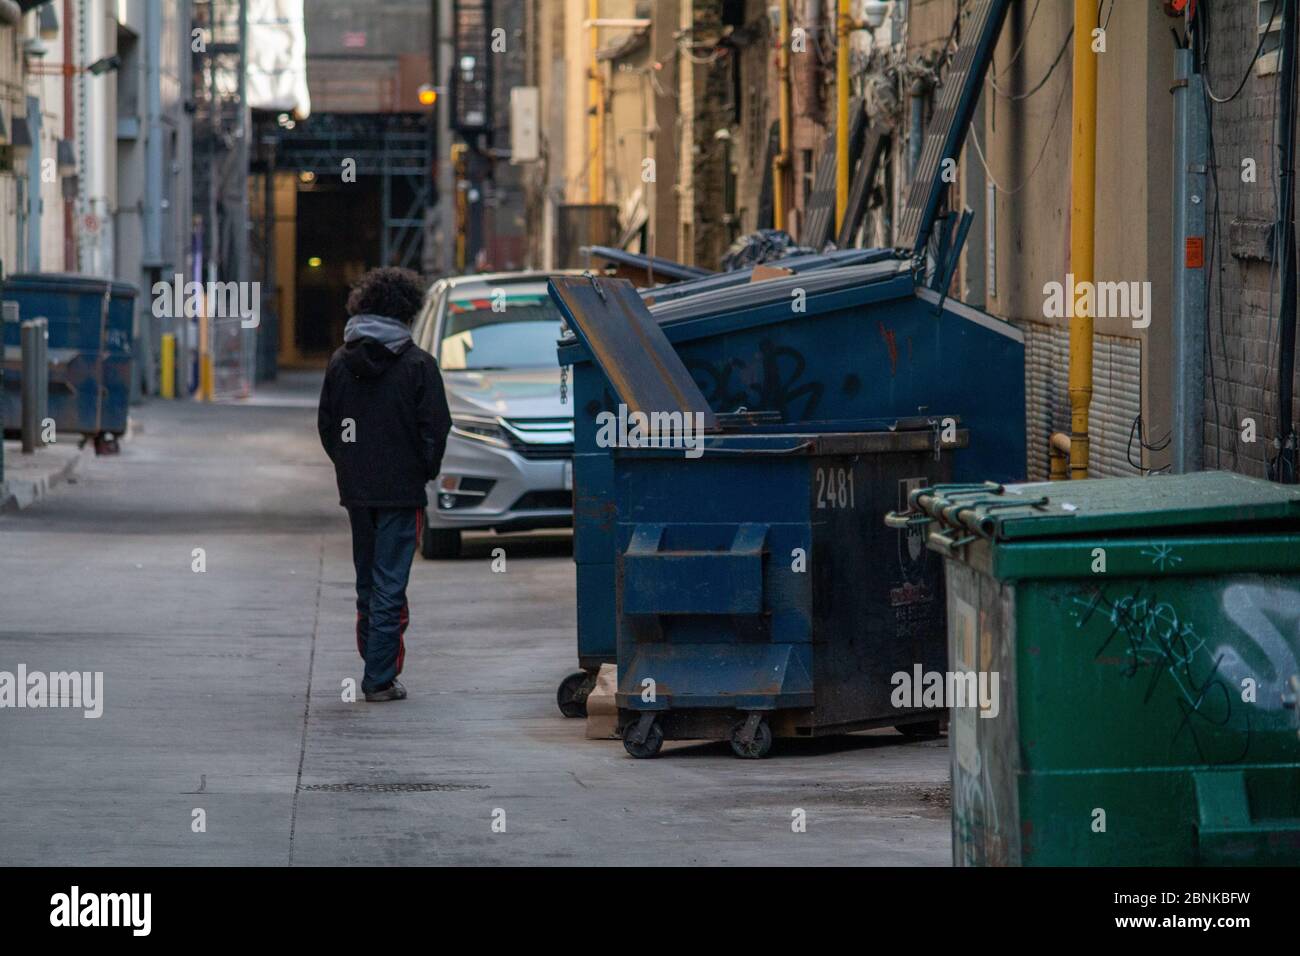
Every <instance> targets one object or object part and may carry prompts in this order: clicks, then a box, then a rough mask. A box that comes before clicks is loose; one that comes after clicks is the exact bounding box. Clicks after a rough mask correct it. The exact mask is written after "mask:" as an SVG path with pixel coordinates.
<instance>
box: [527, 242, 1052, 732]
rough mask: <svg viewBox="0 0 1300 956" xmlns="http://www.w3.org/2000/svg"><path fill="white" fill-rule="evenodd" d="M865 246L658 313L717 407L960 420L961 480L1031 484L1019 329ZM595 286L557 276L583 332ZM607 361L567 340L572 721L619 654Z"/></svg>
mask: <svg viewBox="0 0 1300 956" xmlns="http://www.w3.org/2000/svg"><path fill="white" fill-rule="evenodd" d="M852 252H854V253H856V254H858V255H860V256H864V257H865V258H867V259H868V260H870V261H868V262H866V263H862V264H856V265H848V266H842V267H838V268H836V267H830V268H821V269H818V270H816V271H813V272H810V273H805V274H796V275H791V276H784V277H779V278H772V279H768V280H765V281H762V282H750V283H747V284H743V285H736V286H725V287H722V288H712V287H711V286H712V285H713V284H714V283H716V282H717V281H718V280H721V279H723V278H724V276H721V275H719V276H711V277H709V278H707V279H701V280H697V281H696V282H684V283H681V284H679V285H678V286H669V287H667V288H666V290H665V291H668V290H674V291H675V290H677V289H680V288H682V287H684V286H689V285H698V286H704V287H705V289H704V291H697V293H696V294H694V295H691V296H689V297H684V298H680V299H673V300H670V301H666V302H656V303H655V304H654V305H652V306H651V307H650V310H649V311H650V314H651V315H652V316H653V317H654V319H655V320H656V323H657V324H658V326H659V328H660V329H661V330H662V333H663V335H664V337H666V338H667V340H668V342H669V343H670V344H671V345H672V347H673V350H674V351H675V352H676V354H677V355H678V356H679V357H680V360H681V362H682V363H684V364H685V366H686V368H687V370H688V371H689V373H690V378H691V380H692V381H693V382H694V384H695V386H696V387H697V388H698V390H699V391H700V392H701V393H702V394H703V395H704V399H705V401H706V403H707V405H708V407H709V408H710V409H712V410H713V411H714V412H718V413H735V412H738V411H741V410H749V411H762V412H764V413H767V415H768V417H769V418H771V419H775V421H777V422H779V423H780V425H781V428H782V429H783V430H786V431H796V430H797V431H799V432H804V433H806V432H813V433H816V432H835V431H841V432H842V431H872V430H874V429H878V428H879V427H880V423H881V422H885V421H888V422H893V421H899V420H908V419H912V418H915V417H917V416H930V417H933V416H935V415H940V414H942V415H951V416H953V417H955V418H960V421H961V424H962V427H963V428H965V429H967V430H968V431H969V433H970V435H971V442H970V447H969V448H965V449H959V450H957V451H956V452H955V453H954V455H953V461H952V476H953V480H955V481H974V480H984V479H986V478H993V479H994V480H1002V481H1012V480H1018V479H1021V478H1023V477H1024V470H1025V461H1026V455H1025V429H1024V414H1025V391H1024V337H1023V335H1022V333H1021V332H1020V331H1019V330H1018V329H1016V328H1015V327H1014V326H1012V325H1010V324H1009V323H1007V322H1003V321H1001V320H999V319H996V318H994V317H992V316H990V315H988V314H986V313H984V312H981V311H979V310H978V309H974V308H971V307H970V306H967V305H965V304H963V303H961V302H958V301H955V300H953V299H950V298H944V297H941V296H940V295H939V294H938V293H937V292H934V291H933V290H931V289H929V288H926V287H924V286H923V285H921V284H920V282H919V281H918V276H917V274H916V271H915V266H914V262H913V261H912V260H911V259H908V258H902V259H900V258H897V257H894V256H892V255H889V256H885V255H882V254H881V253H880V251H879V250H852ZM822 258H823V259H824V258H825V257H822ZM845 258H849V257H848V256H847V255H846V256H845ZM777 264H780V263H777ZM586 281H587V280H585V279H566V280H564V282H565V283H567V284H565V285H563V286H561V285H560V283H558V282H555V281H553V282H552V285H551V289H552V292H551V294H552V297H553V298H555V299H556V301H557V303H558V304H559V306H560V309H561V311H562V312H563V313H564V314H565V316H566V318H567V320H568V322H569V325H570V327H577V326H580V325H581V324H582V317H581V316H579V315H578V314H577V313H578V312H579V311H581V310H582V308H583V306H582V305H581V303H579V302H578V301H576V300H566V296H565V294H564V290H565V289H573V290H580V285H579V284H580V283H584V282H586ZM648 291H653V290H643V292H648ZM570 299H571V297H570ZM636 304H637V306H638V307H639V306H640V305H641V303H640V302H638V303H636ZM597 358H598V357H594V356H593V353H592V350H591V348H590V347H589V345H588V343H586V342H585V341H583V340H582V338H581V337H580V336H578V337H573V338H568V339H565V340H562V342H561V345H560V348H559V361H560V364H561V365H566V366H572V398H571V401H573V404H574V432H575V447H574V561H575V563H576V565H577V610H578V664H579V667H580V668H581V669H582V670H581V671H579V672H576V673H574V674H571V675H570V676H569V677H567V678H565V681H564V682H563V683H562V684H561V685H560V688H559V690H558V692H557V699H558V702H559V704H560V709H561V711H562V712H564V713H565V714H566V715H570V716H580V715H581V714H582V713H584V712H585V693H586V692H587V691H588V690H589V689H590V687H591V686H592V685H593V684H594V675H595V673H596V672H597V671H598V670H599V669H600V665H601V664H602V663H608V662H613V661H615V660H616V658H617V648H616V634H617V615H616V611H615V606H614V597H615V583H616V582H615V557H616V554H617V547H618V544H619V542H618V540H617V527H616V525H617V520H618V517H617V512H616V505H615V498H614V459H613V457H612V456H611V454H610V452H609V450H608V449H607V448H602V447H600V446H599V445H598V443H597V440H596V439H597V432H598V427H597V417H598V416H599V415H600V414H601V413H604V412H610V411H613V410H616V409H617V405H618V398H617V395H618V391H619V390H618V388H617V387H616V384H617V383H613V382H612V381H611V379H610V378H609V377H608V376H607V374H606V372H605V370H604V369H602V365H601V363H600V362H599V361H597V360H596V359H597ZM629 361H630V362H631V361H633V360H629ZM639 361H640V363H641V364H644V363H645V361H646V360H645V359H644V358H642V359H640V360H639Z"/></svg>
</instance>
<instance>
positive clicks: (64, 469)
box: [0, 442, 94, 514]
mask: <svg viewBox="0 0 1300 956" xmlns="http://www.w3.org/2000/svg"><path fill="white" fill-rule="evenodd" d="M6 451H8V449H6ZM37 454H40V453H39V452H37ZM91 454H94V446H93V445H92V444H91V443H90V442H87V443H86V444H85V445H84V446H82V447H81V448H79V449H78V450H77V453H76V454H75V455H68V456H67V457H66V459H65V460H64V461H63V462H62V463H61V464H59V465H57V466H56V467H55V468H54V470H52V471H50V472H47V473H46V474H43V475H38V476H37V477H35V478H26V477H21V478H6V479H5V480H4V482H2V483H0V512H3V513H5V514H12V513H13V512H16V511H22V510H23V509H25V508H30V507H31V506H32V505H34V504H36V503H37V502H38V501H41V500H43V499H44V498H46V497H47V496H48V495H49V493H50V491H51V490H52V489H54V488H57V487H58V486H59V485H61V484H63V482H65V481H67V480H68V479H69V478H70V477H72V475H73V474H74V473H75V472H76V470H77V468H78V467H79V466H80V465H81V462H82V460H83V459H84V458H85V457H86V456H87V455H91ZM7 460H8V459H7V458H6V461H7Z"/></svg>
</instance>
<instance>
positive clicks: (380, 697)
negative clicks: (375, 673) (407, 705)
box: [366, 680, 406, 704]
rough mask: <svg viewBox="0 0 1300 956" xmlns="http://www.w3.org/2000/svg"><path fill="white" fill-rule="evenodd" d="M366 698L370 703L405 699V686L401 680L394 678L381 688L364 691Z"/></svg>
mask: <svg viewBox="0 0 1300 956" xmlns="http://www.w3.org/2000/svg"><path fill="white" fill-rule="evenodd" d="M366 700H367V701H369V702H370V703H372V704H380V703H383V702H384V701H386V700H406V688H405V687H403V686H402V682H401V681H399V680H394V681H393V682H392V683H391V684H389V685H388V686H387V687H385V688H384V689H383V690H368V691H366Z"/></svg>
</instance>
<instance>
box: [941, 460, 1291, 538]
mask: <svg viewBox="0 0 1300 956" xmlns="http://www.w3.org/2000/svg"><path fill="white" fill-rule="evenodd" d="M936 491H938V492H939V494H940V495H941V496H942V495H943V492H942V490H940V489H936ZM1044 498H1046V499H1047V500H1046V502H1045V503H1043V499H1044ZM1017 499H1022V500H1023V503H1020V504H1017V503H1016V501H1017ZM954 500H956V501H959V502H963V503H967V502H968V503H969V504H970V508H969V512H970V513H971V514H969V515H968V517H975V516H978V524H979V525H980V528H981V530H982V531H983V533H985V534H987V535H989V536H991V537H993V538H996V539H999V540H1023V539H1032V538H1050V537H1065V536H1071V535H1085V534H1096V533H1099V532H1123V531H1137V530H1147V529H1154V528H1164V529H1172V528H1193V527H1198V528H1203V527H1206V526H1214V525H1231V524H1240V523H1245V522H1274V523H1277V522H1288V521H1290V522H1296V523H1300V488H1297V487H1295V486H1288V485H1278V484H1274V483H1272V482H1269V481H1263V480H1261V479H1258V478H1248V477H1246V476H1245V475H1237V474H1233V473H1231V472H1226V471H1205V472H1197V473H1194V474H1189V475H1157V476H1152V477H1148V478H1094V479H1089V480H1086V481H1050V482H1038V483H1035V484H1023V485H1007V486H1005V491H1004V493H1003V494H992V493H987V494H979V493H976V494H971V495H968V496H965V497H964V498H963V496H962V495H960V494H957V495H955V497H954ZM963 510H966V509H963Z"/></svg>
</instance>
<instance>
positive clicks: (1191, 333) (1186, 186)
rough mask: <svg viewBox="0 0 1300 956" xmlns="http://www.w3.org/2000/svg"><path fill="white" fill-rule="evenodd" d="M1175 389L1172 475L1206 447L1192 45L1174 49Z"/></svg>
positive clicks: (1201, 132)
mask: <svg viewBox="0 0 1300 956" xmlns="http://www.w3.org/2000/svg"><path fill="white" fill-rule="evenodd" d="M1174 65H1175V70H1176V79H1175V82H1174V88H1173V94H1174V150H1173V151H1174V162H1173V176H1172V180H1171V181H1172V184H1173V202H1172V203H1171V207H1172V212H1173V263H1172V264H1173V272H1174V274H1173V302H1172V306H1173V308H1172V310H1171V311H1172V315H1173V328H1172V330H1171V339H1172V343H1171V344H1172V347H1173V356H1172V358H1173V362H1172V366H1171V368H1170V385H1171V387H1172V392H1173V401H1172V402H1171V403H1170V404H1171V411H1172V416H1173V423H1172V428H1171V429H1170V435H1171V440H1170V454H1171V461H1170V464H1171V468H1172V470H1173V472H1174V473H1175V474H1186V473H1187V472H1193V471H1200V470H1201V466H1202V463H1203V460H1204V447H1205V435H1204V431H1205V407H1204V406H1205V265H1204V261H1203V257H1204V248H1205V245H1204V243H1205V205H1206V203H1205V186H1206V174H1207V172H1208V167H1207V165H1206V164H1207V162H1208V160H1207V153H1208V139H1207V134H1206V124H1205V90H1204V86H1203V85H1202V80H1201V75H1200V74H1199V73H1197V72H1195V71H1194V68H1193V67H1194V64H1193V55H1192V51H1191V50H1190V49H1181V50H1179V51H1177V52H1176V53H1175V54H1174Z"/></svg>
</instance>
